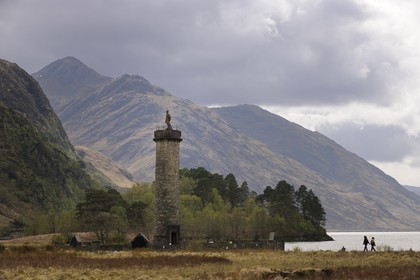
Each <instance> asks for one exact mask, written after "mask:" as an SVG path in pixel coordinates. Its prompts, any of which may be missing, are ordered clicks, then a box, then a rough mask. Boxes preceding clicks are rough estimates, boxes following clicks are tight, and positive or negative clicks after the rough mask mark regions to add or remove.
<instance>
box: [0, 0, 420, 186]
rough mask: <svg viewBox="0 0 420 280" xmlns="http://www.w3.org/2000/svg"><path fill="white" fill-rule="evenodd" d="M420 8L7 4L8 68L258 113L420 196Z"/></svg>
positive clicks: (382, 0) (241, 0)
mask: <svg viewBox="0 0 420 280" xmlns="http://www.w3.org/2000/svg"><path fill="white" fill-rule="evenodd" d="M419 14H420V1H417V0H401V1H395V0H375V1H372V0H225V1H222V0H201V1H200V0H177V1H173V0H172V1H171V0H153V1H151V0H72V1H64V0H63V1H59V0H36V1H35V0H0V38H1V40H0V57H1V58H3V59H6V60H9V61H13V62H16V63H18V64H19V65H20V66H21V67H22V68H24V69H25V70H27V71H28V72H29V73H33V72H36V71H38V70H40V69H41V68H43V67H44V66H46V65H47V64H49V63H51V62H53V61H55V60H57V59H60V58H63V57H65V56H74V57H77V58H78V59H80V60H81V61H82V62H84V63H85V64H86V65H88V66H89V67H91V68H93V69H94V70H96V71H97V72H99V73H100V74H103V75H107V76H112V77H116V76H120V75H122V74H124V73H129V74H140V75H142V76H144V77H145V78H147V79H148V80H149V81H150V82H152V83H154V84H157V85H159V86H161V87H163V88H164V89H166V90H167V91H169V92H171V93H172V94H174V95H176V96H178V97H181V98H187V99H189V100H191V101H193V102H195V103H197V104H201V105H206V106H214V105H237V104H245V103H246V104H255V105H259V106H262V107H263V108H266V109H268V110H270V111H271V112H274V113H277V114H279V115H281V116H283V117H285V118H287V119H289V120H291V121H294V122H296V123H299V124H301V125H302V126H304V127H306V128H308V129H310V130H317V131H320V132H321V133H323V134H325V135H326V136H328V137H330V138H331V139H333V140H335V141H336V142H338V143H339V144H341V145H342V146H344V147H345V148H347V149H348V150H350V151H352V152H354V153H356V154H358V155H360V156H362V157H363V158H365V159H367V160H369V161H370V162H371V163H373V164H375V165H376V166H378V167H379V168H381V169H382V170H384V171H385V172H386V173H388V174H389V175H391V176H393V177H395V178H396V179H397V180H398V181H399V182H400V183H401V184H407V185H416V186H420V172H419V169H420V139H419V137H420V134H419V133H420V107H419V104H420V32H419V29H420V16H419Z"/></svg>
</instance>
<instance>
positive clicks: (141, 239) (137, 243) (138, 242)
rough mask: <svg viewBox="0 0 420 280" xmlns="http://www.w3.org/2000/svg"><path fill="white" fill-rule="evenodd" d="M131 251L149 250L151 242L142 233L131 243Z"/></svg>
mask: <svg viewBox="0 0 420 280" xmlns="http://www.w3.org/2000/svg"><path fill="white" fill-rule="evenodd" d="M130 244H131V249H136V248H147V247H149V246H150V241H149V240H148V239H147V238H146V236H144V235H143V234H142V233H139V234H137V235H136V236H135V237H134V238H133V240H131V242H130Z"/></svg>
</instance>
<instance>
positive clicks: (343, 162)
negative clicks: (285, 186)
mask: <svg viewBox="0 0 420 280" xmlns="http://www.w3.org/2000/svg"><path fill="white" fill-rule="evenodd" d="M74 60H75V59H74V58H66V59H63V60H60V61H56V62H54V63H52V65H54V64H60V66H59V67H58V66H55V67H50V66H47V67H45V68H44V69H42V70H41V71H40V72H38V73H35V74H34V77H37V76H39V73H41V72H42V73H43V74H42V76H43V83H44V84H48V83H50V82H56V81H52V78H50V77H61V76H63V77H62V78H61V80H65V78H64V76H66V75H70V76H71V75H72V71H70V70H68V69H73V68H72V67H67V65H70V66H71V65H75V64H77V65H79V67H82V68H88V67H87V66H85V65H83V64H82V63H81V62H75V61H74ZM54 69H59V70H54ZM47 70H48V71H47ZM50 71H51V72H50ZM73 71H74V70H73ZM83 71H87V70H83V69H78V70H77V72H83ZM92 71H93V70H92ZM89 72H91V71H90V70H89ZM98 75H99V74H98ZM67 79H68V80H74V78H73V77H67ZM105 80H106V82H105V83H100V84H98V86H97V88H96V89H94V90H92V88H89V89H87V90H86V91H85V92H83V90H82V89H80V90H81V92H82V93H75V94H74V95H73V98H70V97H69V96H67V97H66V98H68V101H67V102H68V103H67V104H66V105H65V106H63V107H62V109H59V108H56V109H57V113H58V115H59V117H60V119H61V120H62V122H63V125H64V127H65V129H66V131H67V133H68V134H69V137H70V139H71V140H72V142H73V143H75V144H77V145H83V146H86V147H89V148H90V149H93V150H97V151H100V152H102V153H103V154H105V155H107V156H108V157H110V158H111V159H112V160H114V161H116V162H118V163H119V164H121V165H122V166H123V167H125V168H126V169H127V170H128V171H129V172H131V173H132V174H133V176H134V178H135V179H136V180H143V181H152V180H153V179H154V164H155V143H154V142H153V140H152V139H153V131H154V130H155V129H156V128H158V127H159V126H163V125H164V115H165V111H166V110H170V112H171V114H172V125H173V126H174V127H176V128H177V129H180V130H181V131H182V138H183V141H182V142H181V167H191V168H195V167H199V166H203V167H205V168H206V169H207V170H209V171H211V172H218V173H220V174H225V175H226V174H228V173H233V174H234V175H235V176H236V177H237V180H238V181H239V182H242V181H247V182H248V184H249V187H250V189H251V190H254V191H257V192H261V191H262V190H263V189H264V188H265V187H266V186H267V185H271V186H275V185H276V184H277V182H278V181H279V180H286V181H287V182H289V183H291V184H293V185H294V186H295V187H296V188H298V187H299V186H300V185H306V186H307V187H308V188H311V189H313V190H314V192H315V193H316V195H317V196H319V197H320V198H321V201H322V204H323V205H324V207H325V209H326V212H327V228H329V229H336V230H413V229H419V228H420V215H419V214H420V208H419V207H420V200H418V199H417V198H416V197H412V196H410V195H409V193H408V192H407V191H406V190H405V189H403V188H402V187H401V186H400V185H399V184H398V183H397V182H396V181H395V180H394V179H393V178H391V177H389V176H387V175H386V174H384V173H383V172H382V171H380V170H379V169H378V168H376V167H374V166H372V165H371V164H369V163H368V162H366V161H365V160H363V159H361V158H360V157H358V156H356V155H354V154H352V153H350V152H348V151H346V150H345V149H343V148H342V147H341V146H339V145H338V144H337V143H335V142H333V141H331V140H330V139H328V138H326V137H325V136H323V135H321V134H319V133H316V132H310V131H308V130H306V129H304V128H302V127H300V126H298V125H296V124H292V123H290V122H288V121H287V120H285V119H283V118H281V117H278V116H276V115H274V114H270V113H269V112H267V111H264V110H262V109H261V108H258V107H256V106H234V107H229V108H225V109H209V108H206V107H204V106H199V105H196V104H194V103H192V102H191V101H188V100H184V99H181V98H178V97H176V96H173V95H171V94H170V93H168V92H166V91H165V90H163V89H161V88H159V87H158V86H156V85H153V84H151V83H150V82H148V81H147V80H146V79H145V78H143V77H141V76H138V75H122V76H120V77H118V78H112V79H111V78H109V79H105ZM92 83H94V81H92ZM92 83H91V84H92ZM67 87H68V85H67V84H65V83H62V84H60V85H56V90H57V92H49V91H48V90H46V94H47V95H48V96H49V97H50V98H51V99H52V100H53V99H54V98H56V97H57V96H59V93H60V92H67V91H66V88H67ZM52 104H55V102H54V101H52Z"/></svg>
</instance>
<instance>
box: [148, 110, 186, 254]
mask: <svg viewBox="0 0 420 280" xmlns="http://www.w3.org/2000/svg"><path fill="white" fill-rule="evenodd" d="M165 123H166V125H167V128H166V129H158V130H156V131H155V134H154V138H153V141H155V142H156V171H155V183H156V222H155V223H156V224H155V235H154V238H153V247H155V248H164V247H166V246H168V245H177V244H179V240H180V221H179V143H180V142H181V141H182V139H181V131H179V130H174V129H172V126H171V115H170V114H169V111H166V119H165Z"/></svg>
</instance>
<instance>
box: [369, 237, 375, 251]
mask: <svg viewBox="0 0 420 280" xmlns="http://www.w3.org/2000/svg"><path fill="white" fill-rule="evenodd" d="M375 246H376V243H375V237H372V239H371V240H370V250H371V251H375V252H376V249H375Z"/></svg>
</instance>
